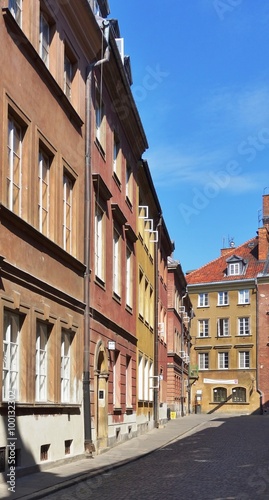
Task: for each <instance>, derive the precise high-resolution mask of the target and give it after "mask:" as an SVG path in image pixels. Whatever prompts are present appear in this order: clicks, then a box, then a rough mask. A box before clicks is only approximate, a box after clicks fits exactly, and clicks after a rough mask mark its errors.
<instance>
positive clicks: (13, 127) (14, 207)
mask: <svg viewBox="0 0 269 500" xmlns="http://www.w3.org/2000/svg"><path fill="white" fill-rule="evenodd" d="M16 142H17V143H18V144H17V147H16ZM7 149H8V174H7V206H8V208H9V210H11V211H12V212H14V213H16V214H17V215H19V216H20V215H21V187H22V186H21V179H22V127H21V126H20V125H19V124H18V123H17V121H16V120H15V119H14V118H13V116H12V115H9V116H8V144H7Z"/></svg>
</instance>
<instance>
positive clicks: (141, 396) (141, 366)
mask: <svg viewBox="0 0 269 500" xmlns="http://www.w3.org/2000/svg"><path fill="white" fill-rule="evenodd" d="M143 373H144V360H143V356H142V354H139V356H138V399H139V400H140V401H142V400H143V399H144V385H143Z"/></svg>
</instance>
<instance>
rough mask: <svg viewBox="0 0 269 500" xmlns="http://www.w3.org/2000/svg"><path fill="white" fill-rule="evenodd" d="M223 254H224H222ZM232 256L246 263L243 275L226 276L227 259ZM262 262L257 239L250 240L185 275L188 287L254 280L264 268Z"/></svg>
mask: <svg viewBox="0 0 269 500" xmlns="http://www.w3.org/2000/svg"><path fill="white" fill-rule="evenodd" d="M223 253H224V252H223ZM233 255H236V256H238V257H242V259H244V261H246V268H245V272H244V274H240V275H232V276H227V259H229V258H231V257H232V256H233ZM264 264H265V262H264V261H259V260H258V237H255V238H252V239H250V240H249V241H247V242H246V243H244V244H243V245H240V246H239V247H234V248H229V249H227V250H225V253H224V255H221V256H220V257H219V258H218V259H215V260H213V261H211V262H209V263H208V264H206V265H204V266H202V267H200V268H199V269H196V270H195V271H192V272H190V273H189V274H187V275H186V280H187V283H188V284H190V285H193V284H199V283H214V282H219V281H223V282H227V281H235V280H242V279H251V278H255V277H256V276H257V274H258V273H260V272H261V271H262V270H263V268H264Z"/></svg>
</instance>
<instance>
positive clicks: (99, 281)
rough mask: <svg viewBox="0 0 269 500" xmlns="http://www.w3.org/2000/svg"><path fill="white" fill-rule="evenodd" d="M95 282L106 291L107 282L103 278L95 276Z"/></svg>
mask: <svg viewBox="0 0 269 500" xmlns="http://www.w3.org/2000/svg"><path fill="white" fill-rule="evenodd" d="M94 282H95V283H96V285H98V286H100V287H101V288H102V289H103V290H105V289H106V284H105V282H104V281H103V280H102V279H101V278H99V277H98V276H95V280H94Z"/></svg>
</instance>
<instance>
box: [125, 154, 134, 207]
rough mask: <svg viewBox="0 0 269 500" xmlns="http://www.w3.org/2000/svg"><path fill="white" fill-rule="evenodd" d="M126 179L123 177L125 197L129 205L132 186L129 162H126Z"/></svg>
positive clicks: (131, 197) (131, 198)
mask: <svg viewBox="0 0 269 500" xmlns="http://www.w3.org/2000/svg"><path fill="white" fill-rule="evenodd" d="M125 175H126V179H125V182H126V184H125V194H126V199H127V201H128V202H129V204H130V205H132V200H133V186H132V169H131V166H130V165H129V163H128V162H127V163H126V174H125Z"/></svg>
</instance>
